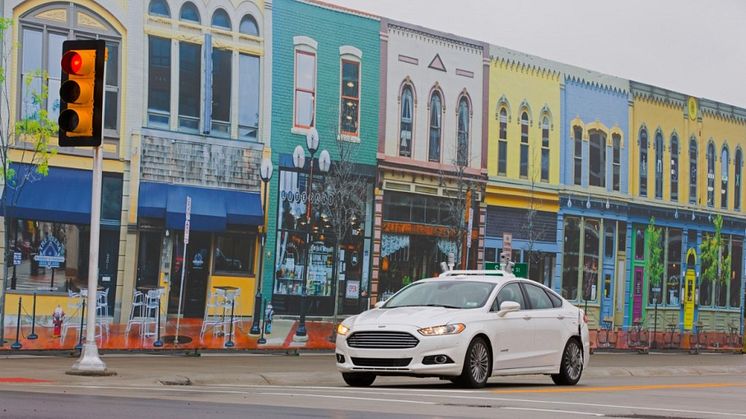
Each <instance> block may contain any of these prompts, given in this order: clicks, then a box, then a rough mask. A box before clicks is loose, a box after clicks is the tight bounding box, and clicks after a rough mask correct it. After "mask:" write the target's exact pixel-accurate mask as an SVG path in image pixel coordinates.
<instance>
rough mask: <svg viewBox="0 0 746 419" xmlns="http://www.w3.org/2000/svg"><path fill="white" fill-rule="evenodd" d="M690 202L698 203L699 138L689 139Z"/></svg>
mask: <svg viewBox="0 0 746 419" xmlns="http://www.w3.org/2000/svg"><path fill="white" fill-rule="evenodd" d="M689 203H691V204H696V203H697V139H696V138H695V137H693V136H692V138H691V139H689Z"/></svg>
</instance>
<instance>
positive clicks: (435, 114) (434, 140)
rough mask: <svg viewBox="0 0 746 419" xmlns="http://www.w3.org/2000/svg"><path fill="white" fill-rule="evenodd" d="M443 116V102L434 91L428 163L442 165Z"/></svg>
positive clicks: (431, 104) (431, 99)
mask: <svg viewBox="0 0 746 419" xmlns="http://www.w3.org/2000/svg"><path fill="white" fill-rule="evenodd" d="M442 116H443V101H442V99H441V97H440V93H439V92H438V91H437V90H433V94H432V96H430V142H429V146H430V147H429V148H428V156H427V159H428V161H432V162H438V163H440V144H441V138H442V136H441V133H442V130H441V127H442V125H441V122H442V121H441V120H442Z"/></svg>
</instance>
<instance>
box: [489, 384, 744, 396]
mask: <svg viewBox="0 0 746 419" xmlns="http://www.w3.org/2000/svg"><path fill="white" fill-rule="evenodd" d="M718 387H746V383H701V384H697V383H691V384H649V385H634V386H604V387H571V388H567V387H552V388H530V389H514V390H491V392H492V393H495V394H519V393H592V392H598V391H614V392H617V391H639V390H673V389H687V388H718Z"/></svg>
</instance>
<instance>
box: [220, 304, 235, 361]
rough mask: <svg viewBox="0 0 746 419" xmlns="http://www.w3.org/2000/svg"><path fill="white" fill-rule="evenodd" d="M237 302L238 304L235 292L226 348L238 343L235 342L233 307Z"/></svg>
mask: <svg viewBox="0 0 746 419" xmlns="http://www.w3.org/2000/svg"><path fill="white" fill-rule="evenodd" d="M235 304H236V295H235V294H233V297H232V299H231V327H230V331H229V332H228V342H225V347H226V348H232V347H234V346H235V345H236V344H235V343H233V309H234V307H235ZM223 327H225V326H223Z"/></svg>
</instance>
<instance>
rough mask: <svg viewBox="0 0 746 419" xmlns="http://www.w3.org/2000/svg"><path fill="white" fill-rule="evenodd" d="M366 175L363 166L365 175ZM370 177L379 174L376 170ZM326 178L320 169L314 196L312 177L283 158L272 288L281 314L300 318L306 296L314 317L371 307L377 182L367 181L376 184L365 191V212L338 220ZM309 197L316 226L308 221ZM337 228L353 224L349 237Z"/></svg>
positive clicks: (279, 179)
mask: <svg viewBox="0 0 746 419" xmlns="http://www.w3.org/2000/svg"><path fill="white" fill-rule="evenodd" d="M365 172H366V170H365V168H363V167H361V173H365ZM367 172H370V173H369V174H372V173H374V171H373V169H372V168H370V169H369V170H367ZM325 176H328V175H324V174H319V172H318V168H316V172H315V173H314V177H313V188H312V190H313V193H311V194H309V193H308V183H309V174H308V173H307V172H304V171H300V170H297V169H295V168H293V167H292V162H290V161H288V159H285V158H283V157H281V158H280V171H279V176H278V177H277V178H278V188H279V189H278V191H279V192H278V194H277V198H278V201H277V207H278V214H277V231H276V234H277V236H276V238H277V246H276V253H275V265H274V282H273V286H272V304H273V307H274V309H275V312H276V313H278V314H298V313H299V311H300V306H301V299H302V298H303V295H304V294H305V297H306V303H307V312H306V313H307V314H308V315H310V316H331V315H333V314H334V312H335V310H336V312H337V314H354V313H359V312H361V311H362V310H365V309H366V308H367V306H368V293H369V286H370V274H371V265H370V261H371V236H372V223H373V220H372V202H373V188H372V180H373V177H372V176H371V177H366V179H369V180H370V185H369V186H368V187H367V188H365V189H366V190H367V193H366V196H365V197H364V199H365V204H364V213H362V214H349V216H348V217H347V219H344V220H335V219H333V215H332V211H330V210H329V208H330V206H331V204H332V203H331V201H330V200H331V199H333V198H332V197H331V195H330V194H329V193H327V192H326V191H327V188H328V182H327V181H326V177H325ZM309 195H310V199H311V203H312V205H311V218H310V224H309V220H308V219H307V216H306V215H307V205H308V199H309ZM337 223H349V228H344V229H342V230H343V231H345V236H344V237H341V238H339V239H338V238H337V237H336V233H335V232H337V231H340V230H339V229H338V228H335V227H336V226H337ZM309 236H310V243H309V242H308V239H307V238H308V237H309ZM306 271H307V272H306ZM335 295H336V296H337V302H336V304H335V301H334V296H335Z"/></svg>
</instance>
